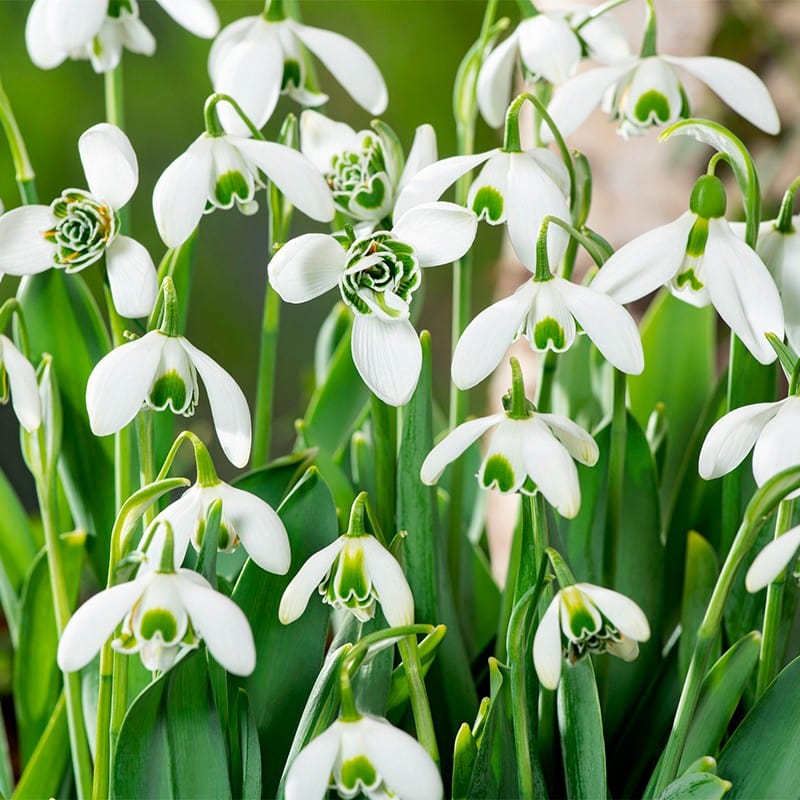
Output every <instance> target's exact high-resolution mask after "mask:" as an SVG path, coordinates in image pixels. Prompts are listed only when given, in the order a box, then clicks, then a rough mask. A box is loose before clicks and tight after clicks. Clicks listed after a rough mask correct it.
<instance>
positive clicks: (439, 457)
mask: <svg viewBox="0 0 800 800" xmlns="http://www.w3.org/2000/svg"><path fill="white" fill-rule="evenodd" d="M504 419H506V415H505V414H504V413H502V412H501V413H499V414H492V415H491V416H490V417H480V419H473V420H470V421H469V422H463V423H461V425H459V426H458V427H457V428H454V429H453V430H452V431H450V433H448V434H447V436H445V437H444V439H442V441H441V442H439V444H437V445H436V446H435V447H434V448H433V450H431V451H430V453H428V455H427V456H426V457H425V460H424V461H423V462H422V469H421V470H420V478H421V479H422V482H423V483H425V484H427V485H428V486H430V485H432V484H434V483H436V481H438V480H439V478H440V477H441V475H442V473H443V472H444V470H445V468H446V467H447V465H448V464H450V463H452V462H453V461H455V460H456V459H457V458H458V457H459V456H460V455H461V454H462V453H463V452H464V451H465V450H466V449H467V448H468V447H469V446H470V445H471V444H472V443H473V442H476V441H477V440H478V439H480V437H481V436H483V434H484V433H486V431H488V430H489V428H492V427H493V426H495V425H498V424H500V423H501V422H502V421H503V420H504Z"/></svg>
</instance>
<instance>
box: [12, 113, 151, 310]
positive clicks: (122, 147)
mask: <svg viewBox="0 0 800 800" xmlns="http://www.w3.org/2000/svg"><path fill="white" fill-rule="evenodd" d="M78 150H79V152H80V157H81V163H82V164H83V170H84V172H85V173H86V180H87V183H88V184H89V191H88V192H87V191H84V190H82V189H66V190H65V191H64V192H63V193H62V194H61V196H60V197H57V198H56V199H55V200H54V201H53V202H52V203H51V204H50V205H49V206H44V205H27V206H21V207H19V208H15V209H13V210H12V211H9V212H8V213H7V214H3V216H1V217H0V273H2V272H5V273H8V274H9V275H33V274H35V273H38V272H43V271H44V270H46V269H50V268H51V267H55V268H57V269H64V270H66V271H67V272H78V271H80V270H82V269H84V268H85V267H88V266H89V265H90V264H93V263H94V262H95V261H98V260H99V259H100V258H102V257H103V256H105V259H106V272H107V273H108V282H109V285H110V287H111V296H112V298H113V300H114V306H115V308H116V309H117V311H118V312H119V313H120V314H121V315H122V316H123V317H129V318H134V317H143V316H146V315H147V314H149V313H150V311H151V309H152V308H153V304H154V303H155V299H156V294H157V293H158V280H157V278H156V269H155V267H154V266H153V260H152V259H151V258H150V254H149V253H148V252H147V250H146V249H145V248H144V247H143V246H142V245H141V244H139V242H137V241H136V240H135V239H132V238H131V237H130V236H123V235H121V234H120V233H119V224H120V223H119V215H118V213H117V212H118V211H119V209H121V208H122V207H123V206H124V205H125V204H126V203H127V202H128V200H130V198H131V195H133V192H134V190H135V189H136V186H137V184H138V182H139V166H138V162H137V160H136V154H135V153H134V152H133V148H132V147H131V143H130V141H129V140H128V137H127V136H126V135H125V134H124V133H123V132H122V131H121V130H120V129H119V128H117V127H116V126H115V125H109V124H107V123H100V124H99V125H95V126H94V127H92V128H89V130H87V131H85V132H84V133H83V134H82V136H81V138H80V140H79V141H78Z"/></svg>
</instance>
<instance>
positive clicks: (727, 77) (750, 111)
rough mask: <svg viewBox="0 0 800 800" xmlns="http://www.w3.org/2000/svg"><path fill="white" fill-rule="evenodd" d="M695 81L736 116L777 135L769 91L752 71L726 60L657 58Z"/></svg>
mask: <svg viewBox="0 0 800 800" xmlns="http://www.w3.org/2000/svg"><path fill="white" fill-rule="evenodd" d="M661 58H663V59H664V61H669V62H670V63H671V64H675V66H678V67H681V68H682V69H685V70H686V71H687V72H690V73H691V74H692V75H694V76H695V78H699V79H700V80H701V81H703V83H705V84H706V86H708V88H709V89H711V90H712V91H713V92H714V93H715V94H717V95H719V97H720V98H721V99H722V100H723V101H724V102H725V103H727V104H728V105H729V106H730V107H731V108H732V109H733V110H734V111H735V112H736V113H737V114H739V115H741V116H742V117H744V118H745V119H746V120H747V121H748V122H751V123H752V124H753V125H755V126H756V127H757V128H761V130H762V131H766V132H767V133H771V134H777V133H779V132H780V129H781V121H780V119H779V118H778V112H777V110H776V108H775V104H774V103H773V102H772V98H771V97H770V94H769V90H768V89H767V87H766V86H764V83H763V81H762V80H761V78H759V77H758V75H756V74H755V72H753V71H752V70H749V69H748V68H747V67H745V66H743V65H742V64H737V63H736V62H735V61H729V60H728V59H727V58H714V57H713V56H700V57H696V58H675V57H674V56H661Z"/></svg>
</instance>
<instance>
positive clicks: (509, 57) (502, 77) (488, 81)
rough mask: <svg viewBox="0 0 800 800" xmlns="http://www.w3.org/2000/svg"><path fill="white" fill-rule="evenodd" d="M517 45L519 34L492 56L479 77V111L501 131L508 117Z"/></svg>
mask: <svg viewBox="0 0 800 800" xmlns="http://www.w3.org/2000/svg"><path fill="white" fill-rule="evenodd" d="M517 46H518V39H517V34H516V33H513V34H512V35H511V36H509V37H508V39H506V40H505V41H504V42H501V43H500V44H499V45H498V46H497V47H495V49H494V50H492V52H491V53H489V56H488V57H487V58H486V60H485V61H484V62H483V65H482V66H481V71H480V73H479V74H478V86H477V100H478V108H479V109H480V112H481V116H482V117H483V118H484V120H486V124H487V125H489V127H491V128H499V127H500V126H501V125H502V124H503V121H504V120H505V118H506V110H507V109H508V104H509V103H510V101H511V82H512V80H513V78H514V62H515V56H516V55H517Z"/></svg>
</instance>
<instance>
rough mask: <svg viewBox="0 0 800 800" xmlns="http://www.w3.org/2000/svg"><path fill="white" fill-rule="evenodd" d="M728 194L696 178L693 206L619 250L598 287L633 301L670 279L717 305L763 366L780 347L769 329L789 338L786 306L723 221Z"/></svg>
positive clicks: (714, 181)
mask: <svg viewBox="0 0 800 800" xmlns="http://www.w3.org/2000/svg"><path fill="white" fill-rule="evenodd" d="M724 213H725V192H724V189H723V188H722V184H721V183H720V181H719V179H718V178H715V177H713V176H711V175H705V176H703V177H702V178H700V179H699V180H698V182H697V184H695V188H694V190H693V192H692V200H691V202H690V210H689V211H687V212H686V213H684V214H682V215H681V216H680V217H678V219H676V220H675V221H673V222H670V223H669V224H668V225H662V226H661V227H658V228H655V229H654V230H652V231H650V232H649V233H645V234H644V235H642V236H639V237H637V238H636V239H634V240H633V241H632V242H629V243H628V244H626V245H625V246H624V247H622V248H620V249H619V250H618V251H617V252H616V253H614V255H613V256H611V258H609V259H608V261H607V262H606V263H605V265H604V266H603V268H602V269H601V270H600V272H599V273H598V274H597V277H596V278H595V279H594V280H593V281H592V287H593V288H594V289H599V290H600V291H601V292H605V293H606V294H608V295H610V296H611V297H612V298H613V299H614V300H616V301H617V302H618V303H629V302H631V301H632V300H638V299H639V298H641V297H644V296H645V295H647V294H649V293H650V292H652V291H654V290H656V289H657V288H658V287H659V286H661V285H662V284H667V285H668V286H669V289H670V291H671V292H672V293H673V294H674V295H675V296H676V297H677V298H679V299H680V300H683V301H684V302H687V303H690V304H691V305H694V306H701V307H702V306H707V305H708V304H709V303H712V304H713V305H714V308H716V309H717V311H718V312H719V315H720V316H721V317H722V319H724V320H725V322H726V323H727V324H728V326H729V327H730V328H731V330H732V331H733V332H734V333H735V334H736V335H737V336H738V337H739V338H740V339H741V340H742V342H744V344H745V346H746V347H747V349H748V350H749V351H750V352H751V353H752V354H753V355H754V356H755V358H757V359H758V360H759V361H760V362H761V363H762V364H771V363H772V362H773V361H774V360H775V357H776V356H775V352H774V350H773V349H772V347H770V345H769V342H768V341H767V338H766V337H765V335H764V334H766V333H774V334H775V335H776V336H777V337H778V338H783V310H782V307H781V300H780V297H779V295H778V290H777V288H776V286H775V282H774V281H773V279H772V276H771V275H770V274H769V270H768V269H767V268H766V266H765V265H764V262H763V261H762V260H761V259H760V258H759V257H758V255H757V254H756V253H755V252H754V251H753V250H752V249H751V248H749V247H748V246H747V245H746V244H745V243H744V242H742V241H741V240H740V239H739V238H737V236H736V234H735V233H734V232H733V231H732V230H731V227H730V225H729V224H728V222H727V221H726V220H725V219H724V217H723V215H724Z"/></svg>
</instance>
